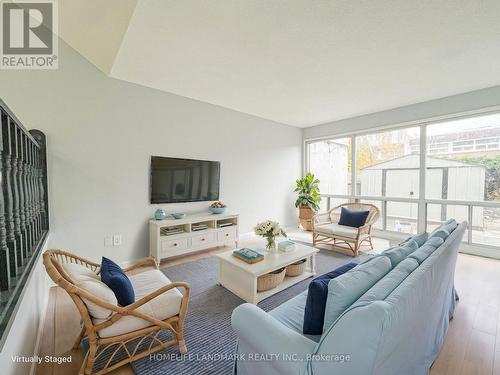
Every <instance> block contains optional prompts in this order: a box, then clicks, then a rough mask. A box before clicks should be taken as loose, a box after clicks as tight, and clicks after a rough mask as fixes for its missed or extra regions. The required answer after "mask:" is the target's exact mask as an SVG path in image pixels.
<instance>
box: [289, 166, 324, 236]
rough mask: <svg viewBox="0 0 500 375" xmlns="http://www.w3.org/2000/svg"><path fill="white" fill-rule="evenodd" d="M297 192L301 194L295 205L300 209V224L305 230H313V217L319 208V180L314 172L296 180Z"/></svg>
mask: <svg viewBox="0 0 500 375" xmlns="http://www.w3.org/2000/svg"><path fill="white" fill-rule="evenodd" d="M296 184H297V186H296V187H295V190H294V191H295V192H296V193H298V194H299V196H298V197H297V200H296V201H295V207H297V208H299V209H300V213H299V219H300V225H302V227H303V228H304V229H305V230H308V231H311V230H312V218H313V216H314V214H315V213H316V211H318V210H319V202H320V200H321V197H320V196H319V180H318V179H317V178H314V175H313V174H312V173H307V174H306V175H305V176H304V177H303V178H300V179H298V180H297V181H296Z"/></svg>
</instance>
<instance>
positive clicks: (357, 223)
mask: <svg viewBox="0 0 500 375" xmlns="http://www.w3.org/2000/svg"><path fill="white" fill-rule="evenodd" d="M369 214H370V211H355V210H350V209H348V208H345V207H341V210H340V219H339V225H347V226H348V227H354V228H359V227H362V226H363V225H365V222H366V218H367V217H368V215H369Z"/></svg>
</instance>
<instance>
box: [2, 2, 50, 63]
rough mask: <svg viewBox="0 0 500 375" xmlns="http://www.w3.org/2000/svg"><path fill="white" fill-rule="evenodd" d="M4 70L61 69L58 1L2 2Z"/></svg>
mask: <svg viewBox="0 0 500 375" xmlns="http://www.w3.org/2000/svg"><path fill="white" fill-rule="evenodd" d="M1 22H2V25H1V33H2V35H1V41H2V47H1V56H0V58H1V60H0V68H1V69H57V67H58V58H57V52H58V51H57V47H58V46H57V42H58V39H57V4H56V3H54V2H53V1H50V0H45V1H37V0H31V1H15V2H11V1H8V2H6V1H4V2H2V3H1Z"/></svg>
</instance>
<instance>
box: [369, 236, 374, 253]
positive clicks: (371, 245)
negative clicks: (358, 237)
mask: <svg viewBox="0 0 500 375" xmlns="http://www.w3.org/2000/svg"><path fill="white" fill-rule="evenodd" d="M368 241H370V248H371V249H372V250H373V243H372V236H370V237H368Z"/></svg>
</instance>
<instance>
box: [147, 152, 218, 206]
mask: <svg viewBox="0 0 500 375" xmlns="http://www.w3.org/2000/svg"><path fill="white" fill-rule="evenodd" d="M219 183H220V162H218V161H207V160H192V159H178V158H165V157H161V156H152V157H151V183H150V187H151V188H150V201H151V203H182V202H201V201H215V200H218V199H219Z"/></svg>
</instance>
